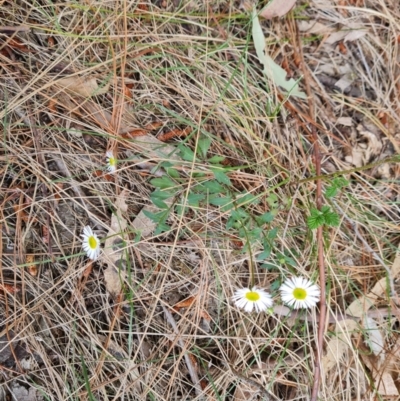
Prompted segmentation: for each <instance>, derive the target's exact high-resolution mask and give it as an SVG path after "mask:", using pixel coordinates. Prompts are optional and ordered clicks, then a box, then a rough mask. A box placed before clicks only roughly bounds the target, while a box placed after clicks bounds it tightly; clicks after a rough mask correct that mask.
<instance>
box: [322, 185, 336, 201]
mask: <svg viewBox="0 0 400 401" xmlns="http://www.w3.org/2000/svg"><path fill="white" fill-rule="evenodd" d="M338 192H339V189H338V188H337V187H335V186H333V185H331V186H330V187H328V188H326V190H325V196H326V197H327V198H333V197H335V196H336V195H337V193H338Z"/></svg>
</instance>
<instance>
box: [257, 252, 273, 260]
mask: <svg viewBox="0 0 400 401" xmlns="http://www.w3.org/2000/svg"><path fill="white" fill-rule="evenodd" d="M270 255H271V251H262V252H261V253H259V254H258V255H257V258H256V260H257V261H259V262H260V261H262V260H265V259H267V258H269V256H270Z"/></svg>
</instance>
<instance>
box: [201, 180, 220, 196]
mask: <svg viewBox="0 0 400 401" xmlns="http://www.w3.org/2000/svg"><path fill="white" fill-rule="evenodd" d="M203 186H204V187H205V188H206V189H207V190H208V192H210V193H211V194H213V193H221V192H223V190H224V187H223V186H222V185H221V184H220V183H219V182H218V181H216V180H211V181H206V182H205V183H203Z"/></svg>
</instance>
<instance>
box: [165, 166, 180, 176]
mask: <svg viewBox="0 0 400 401" xmlns="http://www.w3.org/2000/svg"><path fill="white" fill-rule="evenodd" d="M165 171H166V172H167V174H168V175H169V176H170V177H172V178H180V176H181V175H180V174H179V171H178V170H176V169H174V168H171V167H170V168H167V169H165Z"/></svg>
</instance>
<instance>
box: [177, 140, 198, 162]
mask: <svg viewBox="0 0 400 401" xmlns="http://www.w3.org/2000/svg"><path fill="white" fill-rule="evenodd" d="M178 148H179V154H180V156H181V158H182V159H183V160H185V161H187V162H193V160H196V155H195V154H194V152H193V151H192V150H191V149H190V148H188V147H187V146H185V145H182V144H179V145H178Z"/></svg>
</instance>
